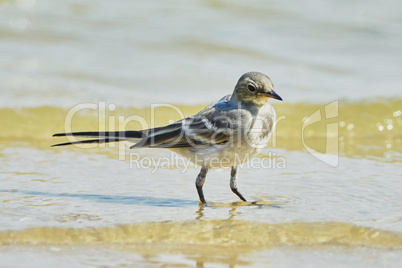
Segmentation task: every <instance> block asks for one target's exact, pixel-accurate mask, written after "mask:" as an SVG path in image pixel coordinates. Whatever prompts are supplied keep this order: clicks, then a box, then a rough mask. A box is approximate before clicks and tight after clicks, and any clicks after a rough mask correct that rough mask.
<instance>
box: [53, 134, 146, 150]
mask: <svg viewBox="0 0 402 268" xmlns="http://www.w3.org/2000/svg"><path fill="white" fill-rule="evenodd" d="M143 135H144V134H143V132H142V131H106V132H96V131H93V132H92V131H86V132H71V133H57V134H54V135H53V137H66V136H74V137H88V138H97V139H91V140H81V141H79V140H75V141H69V142H64V143H58V144H54V145H52V147H56V146H64V145H73V144H82V143H107V142H119V141H125V140H129V139H141V138H142V137H143Z"/></svg>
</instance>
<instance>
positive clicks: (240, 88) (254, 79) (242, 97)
mask: <svg viewBox="0 0 402 268" xmlns="http://www.w3.org/2000/svg"><path fill="white" fill-rule="evenodd" d="M269 98H273V99H277V100H282V98H281V97H280V96H279V95H278V94H276V93H275V91H274V85H273V84H272V81H271V79H270V78H269V77H268V76H266V75H265V74H262V73H258V72H249V73H245V74H243V75H242V76H241V77H240V79H239V81H238V82H237V84H236V87H235V89H234V92H233V95H232V100H234V101H237V102H252V103H254V104H255V105H257V106H262V105H264V104H265V103H266V102H267V100H268V99H269Z"/></svg>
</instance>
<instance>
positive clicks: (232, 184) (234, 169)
mask: <svg viewBox="0 0 402 268" xmlns="http://www.w3.org/2000/svg"><path fill="white" fill-rule="evenodd" d="M236 175H237V166H233V167H232V170H231V171H230V189H232V192H233V193H235V194H236V195H237V196H238V197H239V198H240V199H241V200H243V201H244V202H247V200H246V198H244V197H243V195H242V194H241V193H240V192H239V191H238V190H237V181H236Z"/></svg>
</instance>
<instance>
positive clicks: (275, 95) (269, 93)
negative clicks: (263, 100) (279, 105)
mask: <svg viewBox="0 0 402 268" xmlns="http://www.w3.org/2000/svg"><path fill="white" fill-rule="evenodd" d="M265 94H266V95H267V96H268V97H269V98H273V99H276V100H280V101H281V100H282V98H281V97H280V96H279V95H278V94H276V92H275V91H273V90H272V91H271V92H267V93H265Z"/></svg>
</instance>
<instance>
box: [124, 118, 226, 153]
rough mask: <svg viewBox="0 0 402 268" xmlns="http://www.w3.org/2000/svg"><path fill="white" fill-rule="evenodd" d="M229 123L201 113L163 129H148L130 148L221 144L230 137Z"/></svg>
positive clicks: (223, 119)
mask: <svg viewBox="0 0 402 268" xmlns="http://www.w3.org/2000/svg"><path fill="white" fill-rule="evenodd" d="M232 132H233V130H232V128H231V122H230V121H229V120H227V118H225V116H223V115H222V116H205V115H202V114H201V113H199V114H197V115H196V116H194V117H187V118H184V119H182V120H180V121H177V122H175V123H173V124H170V125H168V126H165V127H159V128H154V129H149V130H147V131H145V132H144V134H145V136H144V138H142V139H141V140H140V141H139V142H138V143H136V144H134V145H133V146H131V148H138V147H151V148H183V147H198V146H210V145H216V144H223V143H226V142H228V141H229V140H230V138H231V136H232Z"/></svg>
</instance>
